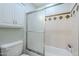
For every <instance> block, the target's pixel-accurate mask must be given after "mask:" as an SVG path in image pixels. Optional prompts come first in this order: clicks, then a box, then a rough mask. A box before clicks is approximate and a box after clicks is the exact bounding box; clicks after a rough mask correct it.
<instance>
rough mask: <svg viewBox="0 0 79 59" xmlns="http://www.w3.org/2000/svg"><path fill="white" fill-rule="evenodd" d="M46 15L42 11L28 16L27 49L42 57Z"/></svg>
mask: <svg viewBox="0 0 79 59" xmlns="http://www.w3.org/2000/svg"><path fill="white" fill-rule="evenodd" d="M44 13H45V12H44V11H43V10H40V11H35V12H32V13H29V14H27V41H26V42H27V43H26V48H27V49H28V50H29V51H32V52H34V53H37V54H40V55H44V24H45V21H44V20H45V14H44Z"/></svg>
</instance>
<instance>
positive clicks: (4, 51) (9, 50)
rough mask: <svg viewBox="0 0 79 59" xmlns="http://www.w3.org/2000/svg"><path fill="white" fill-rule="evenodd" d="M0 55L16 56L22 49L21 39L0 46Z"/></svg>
mask: <svg viewBox="0 0 79 59" xmlns="http://www.w3.org/2000/svg"><path fill="white" fill-rule="evenodd" d="M0 50H1V53H0V54H1V55H2V56H18V55H20V54H21V53H22V51H23V41H22V40H19V41H15V42H11V43H8V44H3V45H1V46H0Z"/></svg>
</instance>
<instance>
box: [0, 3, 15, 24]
mask: <svg viewBox="0 0 79 59" xmlns="http://www.w3.org/2000/svg"><path fill="white" fill-rule="evenodd" d="M13 17H14V8H13V4H8V3H2V4H0V22H1V23H10V24H12V23H13Z"/></svg>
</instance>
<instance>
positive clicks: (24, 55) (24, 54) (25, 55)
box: [21, 54, 29, 56]
mask: <svg viewBox="0 0 79 59" xmlns="http://www.w3.org/2000/svg"><path fill="white" fill-rule="evenodd" d="M21 56H29V55H28V54H22V55H21Z"/></svg>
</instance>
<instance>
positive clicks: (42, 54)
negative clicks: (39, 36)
mask: <svg viewBox="0 0 79 59" xmlns="http://www.w3.org/2000/svg"><path fill="white" fill-rule="evenodd" d="M39 11H42V10H37V11H33V12H30V13H26V49H27V50H28V51H30V52H34V53H36V54H38V55H41V56H45V31H44V32H43V53H40V52H37V51H35V50H32V49H30V48H28V15H29V14H31V13H34V12H39ZM44 27H45V24H44ZM44 29H45V28H44Z"/></svg>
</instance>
